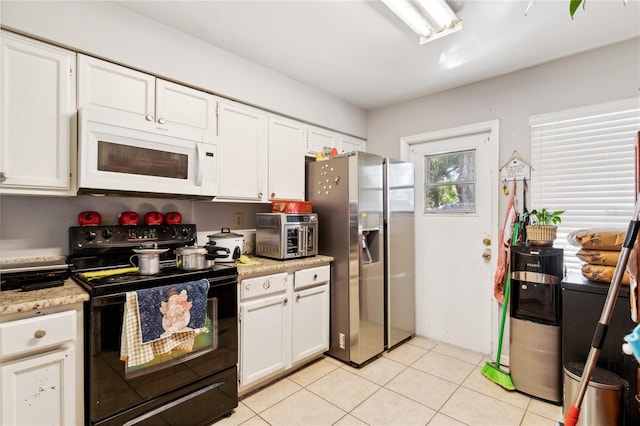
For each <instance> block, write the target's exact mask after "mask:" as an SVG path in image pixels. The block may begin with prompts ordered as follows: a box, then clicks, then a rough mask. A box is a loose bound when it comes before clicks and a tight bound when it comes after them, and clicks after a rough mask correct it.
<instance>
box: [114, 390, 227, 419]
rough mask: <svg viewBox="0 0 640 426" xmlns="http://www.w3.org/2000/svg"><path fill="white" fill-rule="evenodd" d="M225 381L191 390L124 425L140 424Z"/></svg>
mask: <svg viewBox="0 0 640 426" xmlns="http://www.w3.org/2000/svg"><path fill="white" fill-rule="evenodd" d="M224 383H225V382H218V383H213V384H211V385H209V386H205V387H203V388H202V389H198V390H197V391H195V392H191V393H190V394H187V395H185V396H183V397H180V398H178V399H175V400H173V401H171V402H170V403H168V404H165V405H162V406H160V407H158V408H156V409H154V410H151V411H148V412H146V413H144V414H143V415H141V416H138V417H136V418H134V419H131V420H129V421H128V422H126V423H125V424H124V425H123V426H133V425H135V424H138V423H140V422H142V421H144V420H147V419H149V418H151V417H153V416H155V415H156V414H159V413H162V412H163V411H166V410H168V409H170V408H173V407H175V406H177V405H180V404H182V403H183V402H186V401H188V400H189V399H191V398H195V397H196V396H199V395H202V394H203V393H205V392H209V391H210V390H212V389H215V388H217V387H218V386H222V385H223V384H224Z"/></svg>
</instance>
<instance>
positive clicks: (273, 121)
mask: <svg viewBox="0 0 640 426" xmlns="http://www.w3.org/2000/svg"><path fill="white" fill-rule="evenodd" d="M305 128H306V126H305V125H304V124H302V123H297V122H295V121H290V120H285V119H283V118H279V117H269V199H270V200H275V199H280V200H304V161H305V160H304V155H305V150H306V149H305Z"/></svg>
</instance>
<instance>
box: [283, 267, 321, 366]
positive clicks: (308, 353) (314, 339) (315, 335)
mask: <svg viewBox="0 0 640 426" xmlns="http://www.w3.org/2000/svg"><path fill="white" fill-rule="evenodd" d="M314 277H315V278H314ZM309 286H312V287H310V288H309ZM294 287H295V288H296V289H295V291H294V293H293V303H292V306H293V307H292V311H293V312H292V321H291V326H292V327H291V330H292V336H291V344H292V355H291V356H292V359H291V362H292V364H293V365H296V364H298V363H300V362H303V361H306V360H308V359H309V358H312V357H314V356H316V355H317V354H319V353H324V352H325V351H327V350H328V349H329V267H328V266H322V267H319V268H309V269H305V270H302V271H296V273H295V279H294ZM298 289H300V290H298Z"/></svg>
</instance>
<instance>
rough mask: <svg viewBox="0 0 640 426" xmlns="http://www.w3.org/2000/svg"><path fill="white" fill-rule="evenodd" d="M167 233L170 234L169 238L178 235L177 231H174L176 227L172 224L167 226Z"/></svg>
mask: <svg viewBox="0 0 640 426" xmlns="http://www.w3.org/2000/svg"><path fill="white" fill-rule="evenodd" d="M169 235H170V236H171V238H175V237H177V236H178V231H176V228H174V227H173V226H172V227H170V228H169Z"/></svg>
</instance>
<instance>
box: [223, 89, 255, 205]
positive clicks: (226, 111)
mask: <svg viewBox="0 0 640 426" xmlns="http://www.w3.org/2000/svg"><path fill="white" fill-rule="evenodd" d="M266 118H267V117H266V114H265V113H264V112H262V111H259V110H256V109H253V108H249V107H245V106H242V105H239V104H237V103H232V102H219V103H218V129H219V137H220V141H219V143H220V145H219V149H218V165H219V167H218V169H219V180H218V182H219V198H229V199H239V200H250V201H262V200H263V195H264V189H263V185H265V181H266V163H267V157H266V149H267V146H266V145H267V144H266V133H267V119H266Z"/></svg>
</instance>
